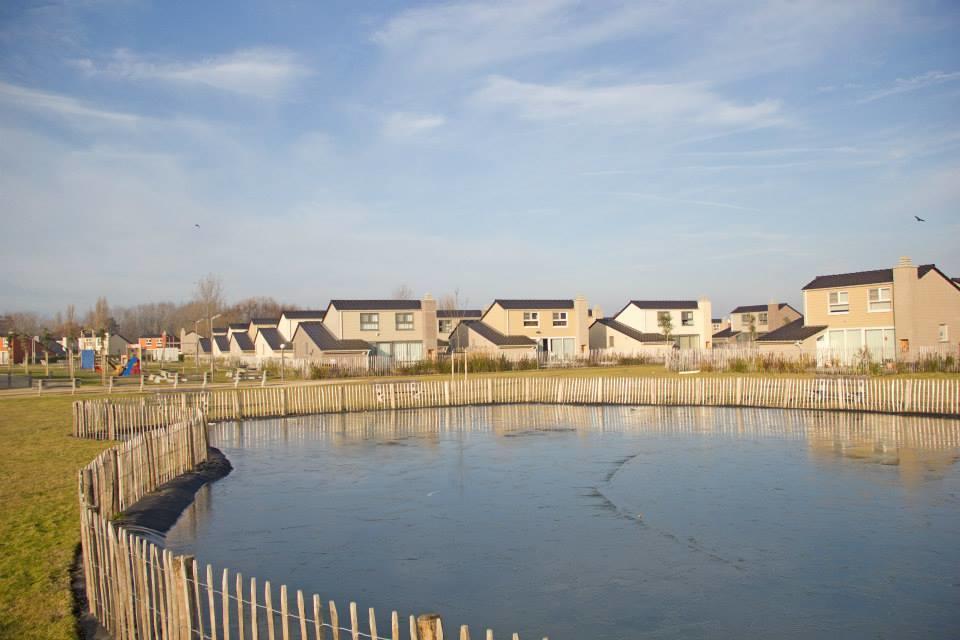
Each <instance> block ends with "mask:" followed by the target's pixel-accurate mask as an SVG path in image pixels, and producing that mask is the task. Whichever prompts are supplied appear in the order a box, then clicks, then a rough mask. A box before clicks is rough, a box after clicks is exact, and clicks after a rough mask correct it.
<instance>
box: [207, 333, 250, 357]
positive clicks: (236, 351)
mask: <svg viewBox="0 0 960 640" xmlns="http://www.w3.org/2000/svg"><path fill="white" fill-rule="evenodd" d="M218 337H219V336H214V343H216V338H218ZM229 344H230V347H229V354H228V355H229V356H230V357H231V358H244V357H249V356H256V355H257V351H256V348H255V347H254V345H253V340H252V339H251V338H250V334H249V333H247V332H246V331H240V330H236V331H233V332H232V333H230V338H229ZM216 350H217V346H216V344H215V345H214V355H216Z"/></svg>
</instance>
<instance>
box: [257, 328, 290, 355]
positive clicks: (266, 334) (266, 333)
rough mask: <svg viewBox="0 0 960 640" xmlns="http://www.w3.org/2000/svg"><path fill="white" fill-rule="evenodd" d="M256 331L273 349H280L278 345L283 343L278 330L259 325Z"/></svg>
mask: <svg viewBox="0 0 960 640" xmlns="http://www.w3.org/2000/svg"><path fill="white" fill-rule="evenodd" d="M257 333H258V334H259V335H261V336H263V339H264V340H265V341H266V342H267V346H269V347H270V348H271V349H273V350H274V351H279V350H280V345H281V344H283V342H284V341H283V336H281V335H280V332H279V331H278V330H277V328H276V327H260V329H258V330H257Z"/></svg>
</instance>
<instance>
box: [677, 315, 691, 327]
mask: <svg viewBox="0 0 960 640" xmlns="http://www.w3.org/2000/svg"><path fill="white" fill-rule="evenodd" d="M680 324H681V325H683V326H684V327H692V326H693V311H683V312H681V313H680Z"/></svg>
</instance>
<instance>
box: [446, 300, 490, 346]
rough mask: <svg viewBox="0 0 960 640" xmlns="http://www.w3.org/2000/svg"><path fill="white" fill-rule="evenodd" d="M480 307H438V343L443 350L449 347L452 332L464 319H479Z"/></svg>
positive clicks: (480, 314) (481, 313)
mask: <svg viewBox="0 0 960 640" xmlns="http://www.w3.org/2000/svg"><path fill="white" fill-rule="evenodd" d="M482 315H483V311H482V310H480V309H437V344H438V345H439V348H440V350H441V351H442V350H443V349H444V348H446V347H447V345H448V342H449V340H450V334H451V333H453V330H454V329H456V328H457V325H459V324H460V322H461V321H463V320H479V319H480V317H481V316H482Z"/></svg>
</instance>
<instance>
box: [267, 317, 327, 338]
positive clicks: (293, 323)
mask: <svg viewBox="0 0 960 640" xmlns="http://www.w3.org/2000/svg"><path fill="white" fill-rule="evenodd" d="M323 316H324V311H323V310H322V309H320V310H312V311H310V310H295V311H291V310H286V311H283V312H281V314H280V320H278V321H277V329H279V331H280V335H282V336H283V337H284V339H286V340H287V341H292V340H293V335H294V334H295V333H296V332H297V327H298V326H299V325H300V323H301V322H323Z"/></svg>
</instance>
